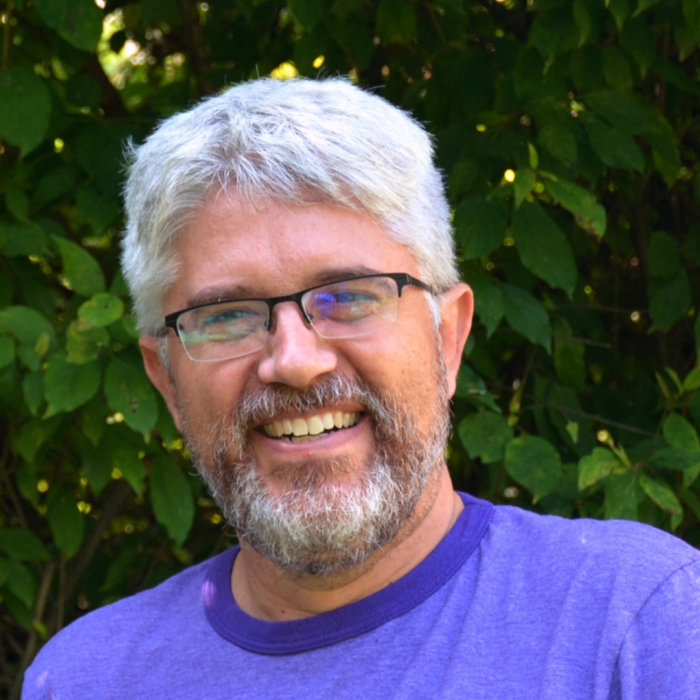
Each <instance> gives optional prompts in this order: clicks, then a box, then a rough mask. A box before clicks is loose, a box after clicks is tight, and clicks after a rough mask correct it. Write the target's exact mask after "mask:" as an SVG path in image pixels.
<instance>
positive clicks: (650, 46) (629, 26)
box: [620, 0, 695, 78]
mask: <svg viewBox="0 0 700 700" xmlns="http://www.w3.org/2000/svg"><path fill="white" fill-rule="evenodd" d="M692 2H695V0H692ZM620 43H621V45H622V48H624V49H625V51H627V53H629V55H630V56H632V58H633V59H634V61H635V62H636V63H637V65H638V66H639V69H640V73H641V75H642V77H643V78H644V77H646V74H647V71H648V70H649V66H651V64H652V63H653V62H654V57H655V55H656V47H655V42H654V34H653V31H652V26H651V25H650V24H647V22H646V20H645V19H644V18H643V17H638V18H636V19H632V20H629V21H628V22H626V23H625V27H624V30H623V31H622V34H621V35H620Z"/></svg>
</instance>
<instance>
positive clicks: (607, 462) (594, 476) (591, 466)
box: [578, 447, 622, 491]
mask: <svg viewBox="0 0 700 700" xmlns="http://www.w3.org/2000/svg"><path fill="white" fill-rule="evenodd" d="M620 467H622V462H620V460H619V459H618V458H617V457H616V456H615V455H614V454H613V453H612V452H611V451H610V450H607V449H605V448H604V447H596V448H595V449H594V450H593V452H592V453H591V454H590V455H587V456H586V457H583V458H582V459H581V460H579V463H578V490H579V491H583V490H584V489H586V488H588V487H589V486H592V485H593V484H595V483H597V482H598V481H600V480H601V479H604V478H605V477H606V476H608V474H610V473H612V471H613V469H619V468H620Z"/></svg>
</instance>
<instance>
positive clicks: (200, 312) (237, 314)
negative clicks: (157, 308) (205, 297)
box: [179, 302, 267, 343]
mask: <svg viewBox="0 0 700 700" xmlns="http://www.w3.org/2000/svg"><path fill="white" fill-rule="evenodd" d="M180 321H181V323H180V324H179V326H180V332H181V334H183V333H184V334H185V335H187V336H188V340H189V341H190V342H198V343H203V342H207V343H211V342H231V341H237V340H242V339H244V338H247V337H248V336H251V335H253V334H255V333H256V332H257V331H259V330H260V328H261V327H264V326H265V323H266V321H267V307H266V306H265V305H264V304H263V305H262V306H260V305H259V304H256V303H255V302H250V303H229V304H216V305H213V306H205V307H203V308H201V309H194V310H192V311H191V312H189V313H188V314H187V315H186V316H183V317H181V319H180Z"/></svg>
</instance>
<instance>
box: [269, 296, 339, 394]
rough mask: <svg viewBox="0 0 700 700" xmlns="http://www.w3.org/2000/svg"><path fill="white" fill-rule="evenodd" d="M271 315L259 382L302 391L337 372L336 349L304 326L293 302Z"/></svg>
mask: <svg viewBox="0 0 700 700" xmlns="http://www.w3.org/2000/svg"><path fill="white" fill-rule="evenodd" d="M274 313H275V314H276V315H275V318H274V321H273V324H272V330H271V331H270V333H269V335H268V338H267V342H266V343H265V347H264V348H263V351H262V352H263V355H262V358H261V359H260V361H259V363H258V367H257V373H258V378H259V379H260V381H262V382H263V383H265V384H271V383H280V384H286V385H287V386H292V387H295V388H297V389H304V388H306V387H308V386H310V385H311V384H313V382H314V381H315V380H316V378H317V377H319V376H320V375H322V374H326V373H328V372H332V371H333V370H335V369H336V367H337V366H338V356H337V354H336V351H335V349H334V348H333V347H332V346H331V345H330V344H329V343H328V341H326V340H324V339H323V338H321V336H319V335H318V333H316V331H315V330H314V329H313V328H312V327H311V326H309V325H308V324H307V323H306V321H305V320H304V318H303V316H302V315H301V310H300V309H299V307H298V306H297V305H296V304H295V303H293V302H285V303H283V304H279V305H277V306H276V307H275V309H274Z"/></svg>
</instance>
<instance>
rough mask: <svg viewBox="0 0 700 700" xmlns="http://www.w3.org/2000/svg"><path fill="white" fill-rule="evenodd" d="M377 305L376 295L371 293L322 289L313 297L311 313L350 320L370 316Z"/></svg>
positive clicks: (343, 289) (341, 289)
mask: <svg viewBox="0 0 700 700" xmlns="http://www.w3.org/2000/svg"><path fill="white" fill-rule="evenodd" d="M379 303H380V299H379V298H378V296H377V294H375V293H372V292H371V291H363V290H351V289H347V288H340V289H330V290H329V289H324V290H320V291H319V292H318V293H317V294H315V295H314V297H313V299H312V306H311V313H312V314H313V315H315V316H320V317H323V318H331V319H335V320H351V319H353V318H362V317H363V316H367V315H368V314H371V313H372V312H373V311H374V309H375V308H376V306H377V304H379Z"/></svg>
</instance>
